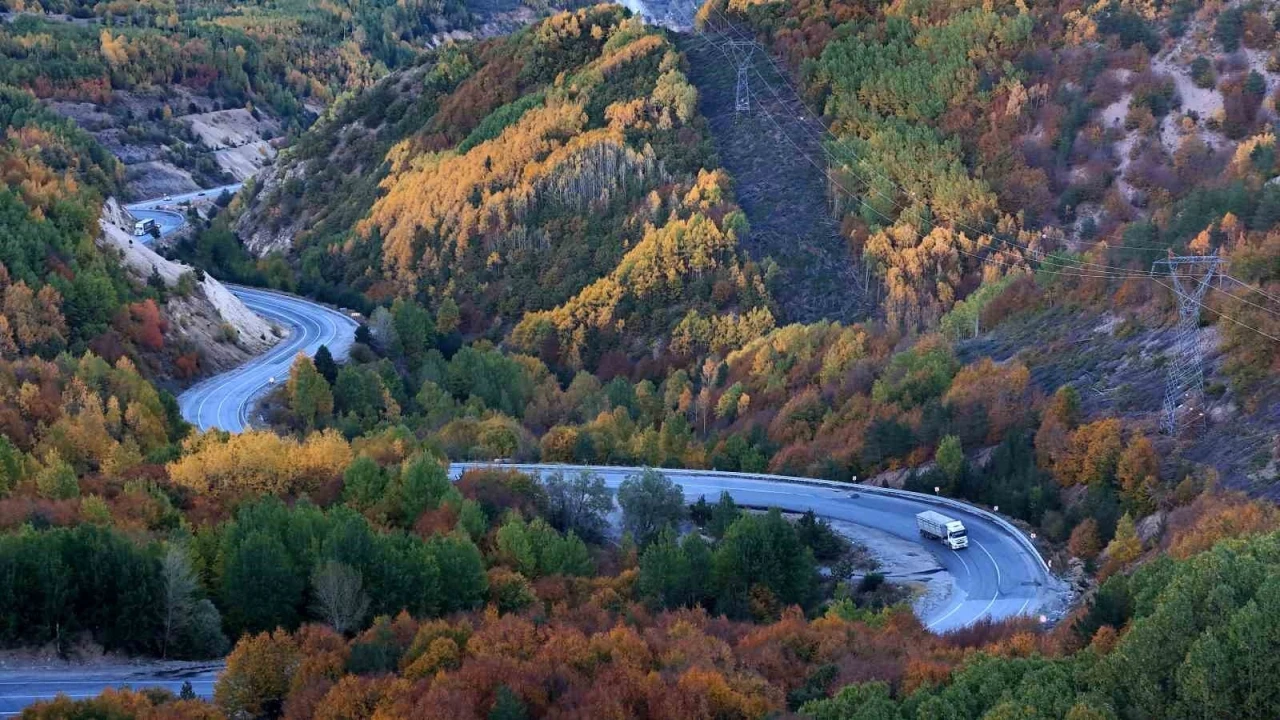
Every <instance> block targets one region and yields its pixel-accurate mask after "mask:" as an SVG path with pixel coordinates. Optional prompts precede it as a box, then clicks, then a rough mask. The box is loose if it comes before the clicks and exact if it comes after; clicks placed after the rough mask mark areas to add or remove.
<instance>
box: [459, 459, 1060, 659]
mask: <svg viewBox="0 0 1280 720" xmlns="http://www.w3.org/2000/svg"><path fill="white" fill-rule="evenodd" d="M487 466H489V465H488V464H486V463H453V465H452V466H451V467H450V472H451V473H452V474H453V476H454V477H455V478H456V477H457V476H459V475H461V474H462V472H464V471H465V470H467V469H468V468H473V467H487ZM498 467H503V468H510V469H516V470H521V471H525V472H530V473H538V474H539V475H547V474H550V473H553V472H561V471H563V472H567V473H571V472H577V471H578V470H582V469H584V468H582V467H578V466H565V465H512V464H502V465H500V466H498ZM585 469H589V470H591V471H592V472H595V473H597V474H599V475H601V476H602V477H603V478H604V480H605V484H606V485H608V486H609V488H611V489H616V488H617V487H618V485H619V484H620V483H621V482H622V481H623V480H624V479H625V478H626V477H627V476H628V475H632V474H635V473H638V472H640V471H641V470H642V468H638V467H608V466H592V467H589V468H585ZM662 472H663V473H665V474H666V475H667V476H668V477H670V478H671V479H672V481H674V482H676V483H678V484H679V485H680V486H681V487H683V488H684V493H685V497H686V498H687V499H688V500H690V501H693V500H696V499H697V498H698V497H699V496H706V498H707V499H708V500H709V501H712V502H714V501H715V499H716V498H717V497H719V495H720V493H721V492H728V493H729V495H730V496H731V497H733V500H734V502H736V503H738V504H739V505H746V506H750V507H775V506H776V507H778V508H780V509H782V510H785V511H791V512H805V511H808V510H813V512H814V514H816V515H817V516H818V517H822V518H826V519H828V520H835V521H844V522H850V523H854V524H856V525H862V526H864V527H869V528H872V529H874V530H878V531H880V532H884V533H887V534H889V535H892V536H895V537H897V538H899V539H901V540H906V541H908V542H911V543H919V544H920V545H921V546H922V547H923V548H924V550H925V551H926V552H928V553H929V554H931V555H933V556H934V558H936V559H937V561H938V564H939V565H940V566H941V567H942V568H944V569H945V570H946V571H947V572H949V573H950V574H951V576H952V577H953V578H954V590H953V592H952V594H951V596H950V597H949V598H948V599H947V602H945V603H942V604H940V605H939V606H938V607H936V608H932V609H930V610H928V611H927V612H926V613H925V614H924V615H923V616H922V617H921V620H922V621H923V622H924V624H925V625H926V626H927V627H928V628H929V629H931V630H933V631H935V632H939V633H944V632H949V631H952V630H958V629H960V628H963V627H967V626H969V625H972V624H973V623H975V622H978V621H980V620H986V619H991V620H1000V619H1003V618H1008V617H1014V616H1018V615H1036V614H1039V613H1040V612H1041V611H1047V610H1048V609H1050V608H1053V607H1055V606H1056V605H1057V604H1059V603H1060V601H1061V599H1062V586H1061V583H1060V582H1059V581H1058V580H1057V579H1056V578H1055V577H1054V576H1053V575H1052V573H1051V572H1050V570H1049V567H1048V566H1047V565H1046V564H1045V562H1044V560H1042V559H1041V557H1040V555H1039V553H1038V552H1036V550H1035V548H1034V546H1033V545H1032V543H1031V541H1030V539H1029V538H1027V537H1026V536H1025V535H1023V534H1022V532H1021V531H1019V530H1018V529H1017V528H1015V527H1013V526H1012V525H1010V524H1009V523H1008V522H1006V521H1005V520H1003V519H1001V518H999V517H997V516H995V515H993V514H992V513H989V512H986V511H985V510H981V509H979V508H976V507H973V506H971V505H967V504H966V503H962V502H959V501H956V500H950V499H948V498H937V497H933V496H929V495H922V494H919V493H913V492H907V491H903V490H891V489H885V488H877V487H872V486H868V485H852V484H848V483H835V482H830V481H823V480H813V479H809V478H795V477H786V476H781V475H763V474H751V473H729V472H715V471H707V470H663V471H662ZM923 510H941V511H942V512H944V513H946V514H947V515H949V516H951V517H954V518H956V519H958V520H961V521H962V522H964V525H965V528H966V529H967V530H968V531H969V543H970V545H969V547H968V548H966V549H963V550H951V549H950V548H947V547H945V546H943V545H942V544H941V543H937V542H932V541H925V540H922V539H921V538H920V536H919V532H918V531H917V529H916V524H915V515H916V513H918V512H921V511H923Z"/></svg>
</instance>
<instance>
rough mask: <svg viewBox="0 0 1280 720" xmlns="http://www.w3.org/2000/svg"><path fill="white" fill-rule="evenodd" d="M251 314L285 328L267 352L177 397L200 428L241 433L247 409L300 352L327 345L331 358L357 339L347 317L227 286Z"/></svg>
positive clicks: (264, 292) (343, 352) (283, 297)
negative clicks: (275, 343) (283, 336)
mask: <svg viewBox="0 0 1280 720" xmlns="http://www.w3.org/2000/svg"><path fill="white" fill-rule="evenodd" d="M227 287H228V288H229V289H230V290H231V292H232V293H234V294H235V295H236V297H238V298H240V300H241V301H242V302H244V304H245V305H246V306H248V308H249V309H250V310H252V311H254V312H255V313H257V314H259V315H261V316H263V317H265V318H267V319H268V320H271V321H272V322H274V323H275V324H276V325H279V326H280V327H281V328H283V329H285V330H287V331H288V336H287V337H285V338H284V339H283V340H281V341H280V343H279V344H277V345H276V346H275V347H273V348H271V349H270V350H268V351H267V352H266V353H264V354H262V355H259V356H258V357H256V358H254V359H252V360H250V361H248V362H246V363H244V364H243V365H241V366H239V367H237V368H235V369H233V370H228V371H227V372H224V373H222V374H220V375H215V376H213V377H210V378H207V379H205V380H204V381H202V382H200V383H198V384H196V385H193V386H192V387H190V388H188V389H187V390H186V391H185V392H183V393H182V394H181V395H179V396H178V406H179V408H181V410H182V417H183V418H184V419H185V420H186V421H187V422H189V423H191V424H192V425H195V426H196V428H198V429H200V430H209V429H211V428H219V429H222V430H229V431H231V432H241V431H242V430H244V429H245V428H246V427H247V426H248V425H249V409H250V408H251V407H252V405H253V402H254V400H256V399H257V398H258V396H259V395H261V394H262V393H264V392H266V391H267V390H268V389H269V388H270V387H271V385H272V384H273V381H274V382H282V381H284V380H285V379H286V378H288V376H289V366H290V365H292V364H293V358H294V357H295V356H296V355H297V354H298V353H299V352H304V353H306V354H307V355H315V354H316V351H317V350H319V349H320V346H321V345H328V346H329V351H330V352H331V353H333V357H334V359H335V360H342V359H344V358H346V356H347V352H348V351H349V350H350V349H351V344H352V342H354V340H355V331H356V322H355V321H354V320H352V319H351V318H350V317H348V316H346V315H344V314H342V313H340V312H338V311H337V310H333V309H332V308H329V307H326V306H324V305H320V304H319V303H315V302H312V301H310V300H304V299H302V298H300V297H296V296H294V295H288V294H285V293H279V292H273V291H270V290H260V289H257V288H249V287H243V286H239V285H228V286H227Z"/></svg>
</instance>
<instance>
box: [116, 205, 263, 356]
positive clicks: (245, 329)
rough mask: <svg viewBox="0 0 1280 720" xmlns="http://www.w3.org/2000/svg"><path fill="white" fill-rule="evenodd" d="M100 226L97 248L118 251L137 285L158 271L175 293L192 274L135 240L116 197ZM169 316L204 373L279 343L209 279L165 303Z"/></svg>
mask: <svg viewBox="0 0 1280 720" xmlns="http://www.w3.org/2000/svg"><path fill="white" fill-rule="evenodd" d="M99 224H100V225H101V227H102V234H101V235H99V237H98V244H99V246H101V247H103V248H110V249H115V250H116V251H118V252H119V254H120V260H121V264H122V265H123V266H124V267H125V268H126V269H127V270H128V272H129V274H130V275H132V276H133V277H134V278H136V279H137V280H138V281H140V282H146V281H147V279H148V278H149V277H151V273H152V272H153V270H154V272H156V273H158V274H159V275H160V277H161V278H162V279H163V280H164V283H165V285H166V286H168V287H170V288H174V287H177V285H178V279H179V278H180V277H182V275H183V274H185V273H189V272H190V273H194V270H193V269H192V268H191V267H190V266H187V265H183V264H182V263H177V262H173V261H172V260H167V259H165V258H163V257H161V256H160V255H159V254H157V253H156V252H155V251H154V250H152V249H151V248H150V247H147V246H146V245H144V244H143V243H142V242H141V240H140V239H138V238H135V237H134V236H133V234H132V232H130V230H129V229H128V228H131V227H132V226H133V222H132V220H131V219H130V218H129V216H128V214H127V212H126V211H125V210H124V209H122V208H121V207H120V205H119V204H118V203H117V202H116V201H115V199H114V198H112V199H109V200H107V202H106V204H105V205H104V206H103V208H102V217H101V219H100V220H99ZM194 277H198V275H193V279H194ZM165 313H166V315H167V316H168V317H169V320H170V330H169V332H170V334H176V335H177V336H178V337H180V338H183V339H185V340H187V341H189V342H191V343H192V344H194V345H195V346H196V347H197V348H199V349H200V353H201V355H202V367H203V369H204V370H206V371H219V370H224V369H228V368H231V367H234V366H236V365H239V364H240V363H242V362H244V361H245V360H248V359H249V358H250V357H253V356H254V355H258V354H260V353H262V352H264V351H266V350H267V349H268V348H270V347H271V346H272V345H274V344H276V342H277V341H278V340H279V339H280V332H279V330H278V329H277V328H275V327H274V326H273V325H272V324H271V323H270V322H268V321H266V320H265V319H263V318H262V317H260V316H259V315H257V314H256V313H254V312H253V311H252V310H250V309H249V308H247V307H245V304H244V303H242V302H240V299H239V298H237V297H236V296H235V295H233V294H232V293H231V291H230V290H228V289H227V287H226V286H225V285H223V284H222V283H220V282H218V281H217V280H215V279H214V278H212V277H210V276H208V275H204V279H203V280H200V281H198V282H196V283H195V289H194V290H193V291H192V292H191V293H190V294H188V295H186V296H179V295H177V294H176V293H175V294H174V295H173V296H171V297H170V298H169V300H168V302H167V303H165ZM232 337H234V340H232V339H231V338H232Z"/></svg>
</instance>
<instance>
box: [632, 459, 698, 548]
mask: <svg viewBox="0 0 1280 720" xmlns="http://www.w3.org/2000/svg"><path fill="white" fill-rule="evenodd" d="M618 505H620V506H621V507H622V524H623V527H624V528H625V529H626V531H627V532H629V533H631V536H632V537H633V538H634V539H635V541H636V544H638V545H639V546H640V547H644V546H646V545H648V544H649V543H650V542H652V541H653V540H654V539H656V538H657V537H658V533H659V532H661V531H662V529H663V528H666V527H675V526H676V525H677V524H678V523H679V522H680V520H681V519H682V518H683V517H684V491H683V490H682V489H681V487H680V486H679V485H677V484H675V483H674V482H672V481H671V480H670V479H669V478H668V477H667V476H666V475H664V474H662V473H661V472H658V471H657V470H653V469H645V470H644V471H643V472H641V473H640V474H639V475H630V476H628V477H627V479H625V480H623V481H622V484H621V485H619V486H618Z"/></svg>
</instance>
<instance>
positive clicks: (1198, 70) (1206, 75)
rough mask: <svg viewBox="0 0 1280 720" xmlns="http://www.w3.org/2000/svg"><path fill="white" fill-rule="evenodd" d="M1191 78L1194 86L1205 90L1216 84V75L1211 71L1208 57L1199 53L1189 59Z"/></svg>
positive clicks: (1211, 65)
mask: <svg viewBox="0 0 1280 720" xmlns="http://www.w3.org/2000/svg"><path fill="white" fill-rule="evenodd" d="M1191 80H1192V82H1194V83H1195V84H1196V87H1200V88H1204V89H1205V90H1209V89H1212V88H1213V87H1214V86H1215V85H1217V84H1218V75H1217V73H1215V72H1214V71H1213V63H1211V62H1209V58H1207V57H1205V56H1203V55H1201V56H1200V57H1198V58H1196V59H1195V60H1192V61H1191Z"/></svg>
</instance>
